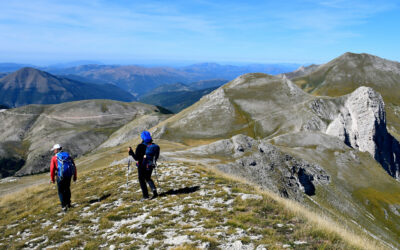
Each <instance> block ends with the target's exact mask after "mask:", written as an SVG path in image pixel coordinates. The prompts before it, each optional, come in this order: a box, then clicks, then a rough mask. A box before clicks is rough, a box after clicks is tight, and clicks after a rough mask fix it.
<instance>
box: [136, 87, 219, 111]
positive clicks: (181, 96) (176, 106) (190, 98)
mask: <svg viewBox="0 0 400 250" xmlns="http://www.w3.org/2000/svg"><path fill="white" fill-rule="evenodd" d="M216 88H217V87H213V88H208V89H202V90H184V91H168V92H162V93H157V94H151V95H146V96H144V97H143V98H140V99H139V101H140V102H143V103H147V104H152V105H157V106H162V107H165V108H166V109H168V110H171V111H172V112H174V113H178V112H180V111H181V110H183V109H185V108H187V107H189V106H190V105H192V104H194V103H195V102H197V101H198V100H200V98H201V97H203V96H204V95H207V94H209V93H211V92H212V91H214V90H215V89H216Z"/></svg>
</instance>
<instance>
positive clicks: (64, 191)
mask: <svg viewBox="0 0 400 250" xmlns="http://www.w3.org/2000/svg"><path fill="white" fill-rule="evenodd" d="M70 186H71V177H64V178H63V179H62V180H59V179H57V187H58V197H59V198H60V202H61V207H65V206H67V205H68V206H69V205H71V189H70Z"/></svg>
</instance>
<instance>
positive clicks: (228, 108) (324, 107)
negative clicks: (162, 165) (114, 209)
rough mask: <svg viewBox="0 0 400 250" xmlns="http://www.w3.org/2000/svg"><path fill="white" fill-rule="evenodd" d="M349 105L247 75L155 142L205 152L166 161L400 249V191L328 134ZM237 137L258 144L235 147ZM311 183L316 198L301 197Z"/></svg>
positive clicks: (165, 128)
mask: <svg viewBox="0 0 400 250" xmlns="http://www.w3.org/2000/svg"><path fill="white" fill-rule="evenodd" d="M347 98H348V96H343V97H338V98H330V97H315V96H312V95H309V94H307V93H305V92H303V91H301V90H300V89H299V88H298V87H297V86H296V85H294V84H293V83H291V82H290V81H288V80H286V79H281V78H278V77H273V76H268V75H264V74H247V75H243V76H241V77H239V78H237V79H235V80H234V81H232V82H230V83H229V84H227V85H225V86H223V87H222V88H219V89H218V90H216V91H214V92H213V93H211V94H209V95H207V96H205V97H203V98H202V99H201V100H200V101H199V102H198V103H196V104H194V105H193V106H191V107H189V108H187V109H185V110H183V111H182V112H180V113H179V114H177V115H175V116H173V117H171V118H169V119H167V120H165V121H164V122H162V123H161V124H159V125H158V126H157V128H155V129H154V134H155V135H156V136H159V137H160V138H163V139H167V140H171V141H177V142H181V143H185V144H186V145H191V146H196V145H203V146H201V147H199V148H195V149H192V150H187V151H183V152H175V153H174V154H175V155H174V154H172V155H170V157H172V158H173V159H180V160H183V159H189V160H191V161H193V160H194V161H196V160H198V161H203V162H205V163H207V162H208V163H209V164H212V165H222V166H219V168H220V169H221V170H223V171H225V172H228V173H230V174H235V175H238V176H241V177H244V178H246V179H249V180H252V181H253V182H255V183H257V184H259V185H261V186H264V187H266V188H268V189H270V190H274V191H276V192H278V193H280V194H281V195H283V196H286V195H288V196H289V197H291V198H296V199H298V200H302V199H304V200H303V202H305V203H307V204H309V205H310V206H312V207H315V208H317V209H319V210H321V211H326V212H327V213H329V214H331V215H332V216H333V217H335V218H338V219H340V218H342V221H352V220H354V222H353V223H350V224H352V225H350V226H351V227H359V228H362V229H363V230H367V231H369V232H370V233H371V234H372V235H374V237H378V238H380V239H381V240H383V241H385V242H387V244H389V245H392V246H394V247H399V245H398V244H399V242H398V241H397V239H398V237H399V235H400V231H399V225H400V217H399V214H400V212H399V210H398V209H399V208H400V200H398V199H397V198H396V196H393V194H394V193H398V192H399V191H400V185H399V183H398V182H396V181H395V180H394V179H393V178H392V177H390V176H389V175H388V174H387V173H385V172H384V171H383V169H382V166H380V165H379V164H378V163H377V162H376V161H375V160H374V159H373V156H371V155H369V154H367V153H360V152H359V151H357V150H354V149H352V148H350V147H349V146H348V145H346V144H345V142H344V141H341V140H338V137H333V136H330V135H327V134H325V132H326V129H327V127H328V126H329V125H330V123H331V122H332V121H333V119H335V117H337V116H338V115H339V112H340V110H341V109H342V108H343V105H344V102H345V101H346V99H347ZM238 134H243V135H247V136H249V137H251V138H253V139H252V140H254V139H256V142H254V145H253V144H252V143H250V141H246V140H245V141H243V142H240V143H239V142H237V141H234V140H233V141H232V139H231V137H232V136H234V135H238ZM221 139H224V140H221ZM210 143H211V144H210ZM262 145H263V146H262ZM249 147H250V149H248V150H247V148H249ZM264 147H266V148H268V149H269V150H265V148H264ZM237 155H239V156H237ZM210 158H211V159H212V160H210ZM301 169H303V170H301ZM320 170H321V171H322V172H321V171H320ZM325 176H328V177H329V180H330V182H329V184H322V183H321V180H320V179H319V178H325ZM304 178H305V179H304ZM307 180H308V181H307ZM302 182H306V185H303V183H302ZM309 182H311V183H312V185H313V186H314V187H313V188H314V189H315V192H314V193H312V194H311V195H309V196H307V195H304V189H305V188H307V185H311V184H309ZM307 183H308V184H307ZM389 197H390V198H389ZM365 211H369V213H365ZM343 218H345V219H343Z"/></svg>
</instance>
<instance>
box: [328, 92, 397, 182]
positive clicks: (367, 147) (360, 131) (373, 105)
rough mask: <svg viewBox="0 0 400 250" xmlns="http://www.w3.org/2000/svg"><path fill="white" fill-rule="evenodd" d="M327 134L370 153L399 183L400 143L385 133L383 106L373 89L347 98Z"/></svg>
mask: <svg viewBox="0 0 400 250" xmlns="http://www.w3.org/2000/svg"><path fill="white" fill-rule="evenodd" d="M326 133H327V134H329V135H334V136H337V137H339V138H340V139H341V140H342V141H344V142H345V143H346V144H347V145H348V146H350V147H352V148H355V149H358V150H360V151H362V152H368V153H370V154H371V155H372V156H373V157H374V158H375V159H376V160H377V161H378V162H379V163H381V165H382V166H383V167H384V169H385V170H386V171H387V172H388V173H389V174H390V175H391V176H393V177H395V178H396V179H399V171H400V167H399V164H400V161H399V157H400V147H399V142H398V141H397V140H396V139H395V138H393V136H391V135H390V134H389V133H388V131H387V129H386V113H385V104H384V102H383V99H382V96H381V95H380V94H379V93H377V92H375V91H374V90H373V89H372V88H369V87H360V88H358V89H356V90H355V91H354V92H353V93H351V94H349V95H348V96H347V98H346V100H345V102H344V105H343V107H341V108H340V111H339V113H338V115H337V117H336V118H335V119H334V120H333V121H332V122H331V123H330V124H329V126H328V127H327V129H326Z"/></svg>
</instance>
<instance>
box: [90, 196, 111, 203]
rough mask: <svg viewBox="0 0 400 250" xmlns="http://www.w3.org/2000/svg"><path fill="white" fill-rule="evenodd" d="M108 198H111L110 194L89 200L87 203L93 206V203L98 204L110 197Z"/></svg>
mask: <svg viewBox="0 0 400 250" xmlns="http://www.w3.org/2000/svg"><path fill="white" fill-rule="evenodd" d="M110 196H111V194H104V195H102V196H101V197H100V198H95V199H91V200H90V201H89V203H90V204H93V203H95V202H100V201H102V200H105V199H107V198H108V197H110Z"/></svg>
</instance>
